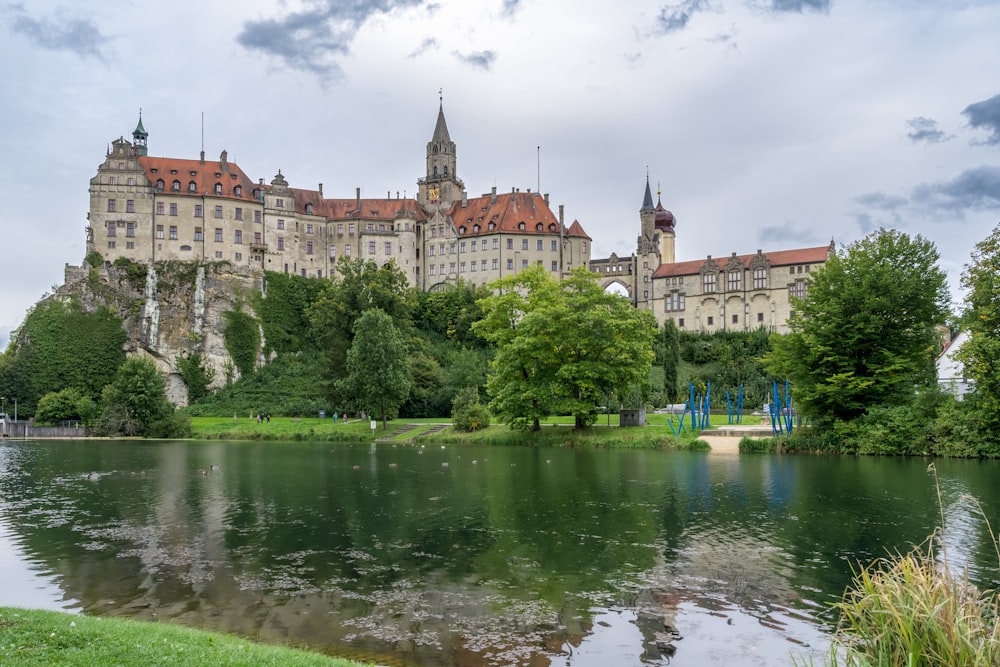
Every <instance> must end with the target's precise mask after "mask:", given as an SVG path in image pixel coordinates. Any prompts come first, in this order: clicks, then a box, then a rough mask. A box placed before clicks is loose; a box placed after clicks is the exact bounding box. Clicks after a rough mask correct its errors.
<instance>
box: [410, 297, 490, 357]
mask: <svg viewBox="0 0 1000 667" xmlns="http://www.w3.org/2000/svg"><path fill="white" fill-rule="evenodd" d="M487 296H489V289H488V288H487V287H485V286H480V287H474V286H472V285H471V284H469V283H467V282H464V281H459V282H458V283H456V284H451V283H449V284H448V285H446V286H445V287H444V288H443V289H440V290H437V291H434V292H417V294H416V308H415V310H414V316H413V319H414V326H416V327H417V328H418V329H420V330H422V331H425V332H427V333H428V334H432V335H434V336H437V337H439V338H441V339H444V340H448V341H449V342H451V343H454V344H455V345H457V346H459V347H463V348H465V347H472V348H477V347H482V346H483V339H482V338H480V337H479V336H477V335H476V333H475V331H474V330H473V328H472V325H473V324H475V323H476V322H477V321H478V320H480V319H481V318H482V316H483V311H482V308H481V307H480V305H479V301H480V300H481V299H483V298H485V297H487Z"/></svg>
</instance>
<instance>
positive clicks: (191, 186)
mask: <svg viewBox="0 0 1000 667" xmlns="http://www.w3.org/2000/svg"><path fill="white" fill-rule="evenodd" d="M197 189H198V185H197V184H196V183H195V182H194V181H191V182H190V183H188V192H195V191H197Z"/></svg>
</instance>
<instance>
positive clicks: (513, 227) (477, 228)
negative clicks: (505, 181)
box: [450, 192, 590, 238]
mask: <svg viewBox="0 0 1000 667" xmlns="http://www.w3.org/2000/svg"><path fill="white" fill-rule="evenodd" d="M450 216H451V219H452V221H453V222H454V223H455V228H456V229H458V233H459V234H460V235H462V236H476V235H480V234H496V233H508V234H553V233H555V234H558V233H559V220H558V218H556V216H555V215H554V214H553V213H552V209H550V208H549V206H548V204H546V203H545V199H544V198H543V197H542V196H541V195H540V194H538V193H537V192H506V193H500V194H497V195H496V197H495V198H494V196H493V195H492V194H488V195H483V196H481V197H474V198H471V199H468V200H467V201H466V202H465V203H464V204H463V203H462V202H461V201H457V202H455V203H454V205H452V207H451V212H450ZM571 232H572V233H571ZM566 233H567V235H571V236H583V237H584V238H590V237H589V236H587V234H586V232H584V231H583V227H581V226H580V223H578V222H574V223H573V226H572V227H570V228H569V230H567V232H566Z"/></svg>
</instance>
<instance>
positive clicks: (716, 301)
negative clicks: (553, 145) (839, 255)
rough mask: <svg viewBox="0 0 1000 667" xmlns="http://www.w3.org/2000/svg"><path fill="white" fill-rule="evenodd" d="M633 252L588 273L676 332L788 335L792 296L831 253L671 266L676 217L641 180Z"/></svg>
mask: <svg viewBox="0 0 1000 667" xmlns="http://www.w3.org/2000/svg"><path fill="white" fill-rule="evenodd" d="M639 221H640V232H639V238H638V240H637V243H636V252H635V253H634V254H632V255H631V256H629V257H618V256H617V255H611V257H608V258H602V259H593V260H591V263H590V266H591V270H592V271H594V272H596V273H597V274H599V275H600V277H601V282H602V284H603V285H604V286H605V288H607V289H615V288H617V289H619V290H620V291H624V292H625V293H627V294H628V296H629V297H630V298H631V299H632V303H633V304H634V305H635V306H636V307H637V308H642V309H646V310H650V311H652V312H653V314H654V315H655V316H656V319H657V321H658V322H659V323H660V324H661V325H662V324H663V323H664V322H665V321H666V320H668V319H669V320H673V322H674V324H675V325H677V327H678V328H679V329H681V330H683V331H702V332H707V333H712V332H716V331H725V330H728V331H752V330H755V329H758V328H761V327H763V328H765V329H767V330H768V331H774V332H778V333H787V332H788V318H789V317H790V316H791V303H792V297H801V296H805V294H806V290H807V289H808V279H809V274H810V272H811V271H813V270H815V269H816V268H817V267H819V266H822V264H823V263H824V262H826V260H827V258H828V257H829V255H830V253H831V252H833V250H834V244H833V242H832V241H831V242H830V244H829V245H825V246H818V247H812V248H797V249H794V250H777V251H771V252H763V251H761V250H757V252H756V253H754V254H751V255H737V254H736V253H735V252H734V253H732V254H731V255H730V256H729V257H725V258H721V259H713V258H712V256H711V255H709V256H708V257H706V258H705V259H698V260H692V261H685V262H677V261H676V259H675V257H674V252H675V241H676V225H677V220H676V219H675V218H674V215H673V213H671V212H670V211H668V210H667V209H665V208H664V207H663V204H662V203H660V201H659V195H657V202H656V205H655V206H654V205H653V196H652V192H651V191H650V188H649V179H648V178H647V180H646V191H645V193H644V196H643V201H642V207H641V208H640V209H639Z"/></svg>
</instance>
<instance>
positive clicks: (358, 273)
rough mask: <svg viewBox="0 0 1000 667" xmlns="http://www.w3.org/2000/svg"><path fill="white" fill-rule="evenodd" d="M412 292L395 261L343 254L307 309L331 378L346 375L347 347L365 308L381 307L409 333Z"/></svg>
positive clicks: (410, 327) (398, 326)
mask: <svg viewBox="0 0 1000 667" xmlns="http://www.w3.org/2000/svg"><path fill="white" fill-rule="evenodd" d="M412 295H413V292H412V290H411V289H410V287H409V283H407V281H406V275H405V274H404V273H403V272H402V271H401V270H400V269H399V267H398V266H396V263H395V262H393V261H390V262H388V263H387V264H385V265H384V266H382V267H379V266H377V265H376V264H375V263H374V262H370V261H366V260H363V259H361V258H357V259H351V258H349V257H341V258H340V260H339V261H338V262H337V273H336V274H335V276H334V277H333V279H332V280H331V281H329V282H328V283H327V284H326V287H325V289H324V290H323V292H322V293H321V294H320V296H319V298H318V299H317V300H316V301H315V302H313V303H312V305H311V306H309V307H308V308H307V309H306V317H308V319H309V322H310V324H311V326H312V332H313V334H312V335H313V336H314V337H315V340H316V343H317V346H318V347H319V349H320V350H321V351H323V352H324V353H325V354H326V355H327V358H328V360H329V369H330V370H329V374H328V379H329V380H331V381H332V380H336V379H337V378H340V377H342V376H343V374H344V372H345V370H346V368H347V351H348V350H349V349H350V348H351V344H352V343H353V341H354V324H355V322H356V321H357V320H358V319H359V318H360V317H361V315H362V313H364V312H365V311H367V310H369V309H371V308H378V309H380V310H382V311H383V312H384V313H386V314H387V315H389V317H390V318H391V319H392V322H393V325H394V326H395V328H396V330H397V331H400V332H402V333H403V334H404V335H405V336H409V334H410V331H411V329H412V325H411V321H410V314H411V311H412V306H411V300H412Z"/></svg>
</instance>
